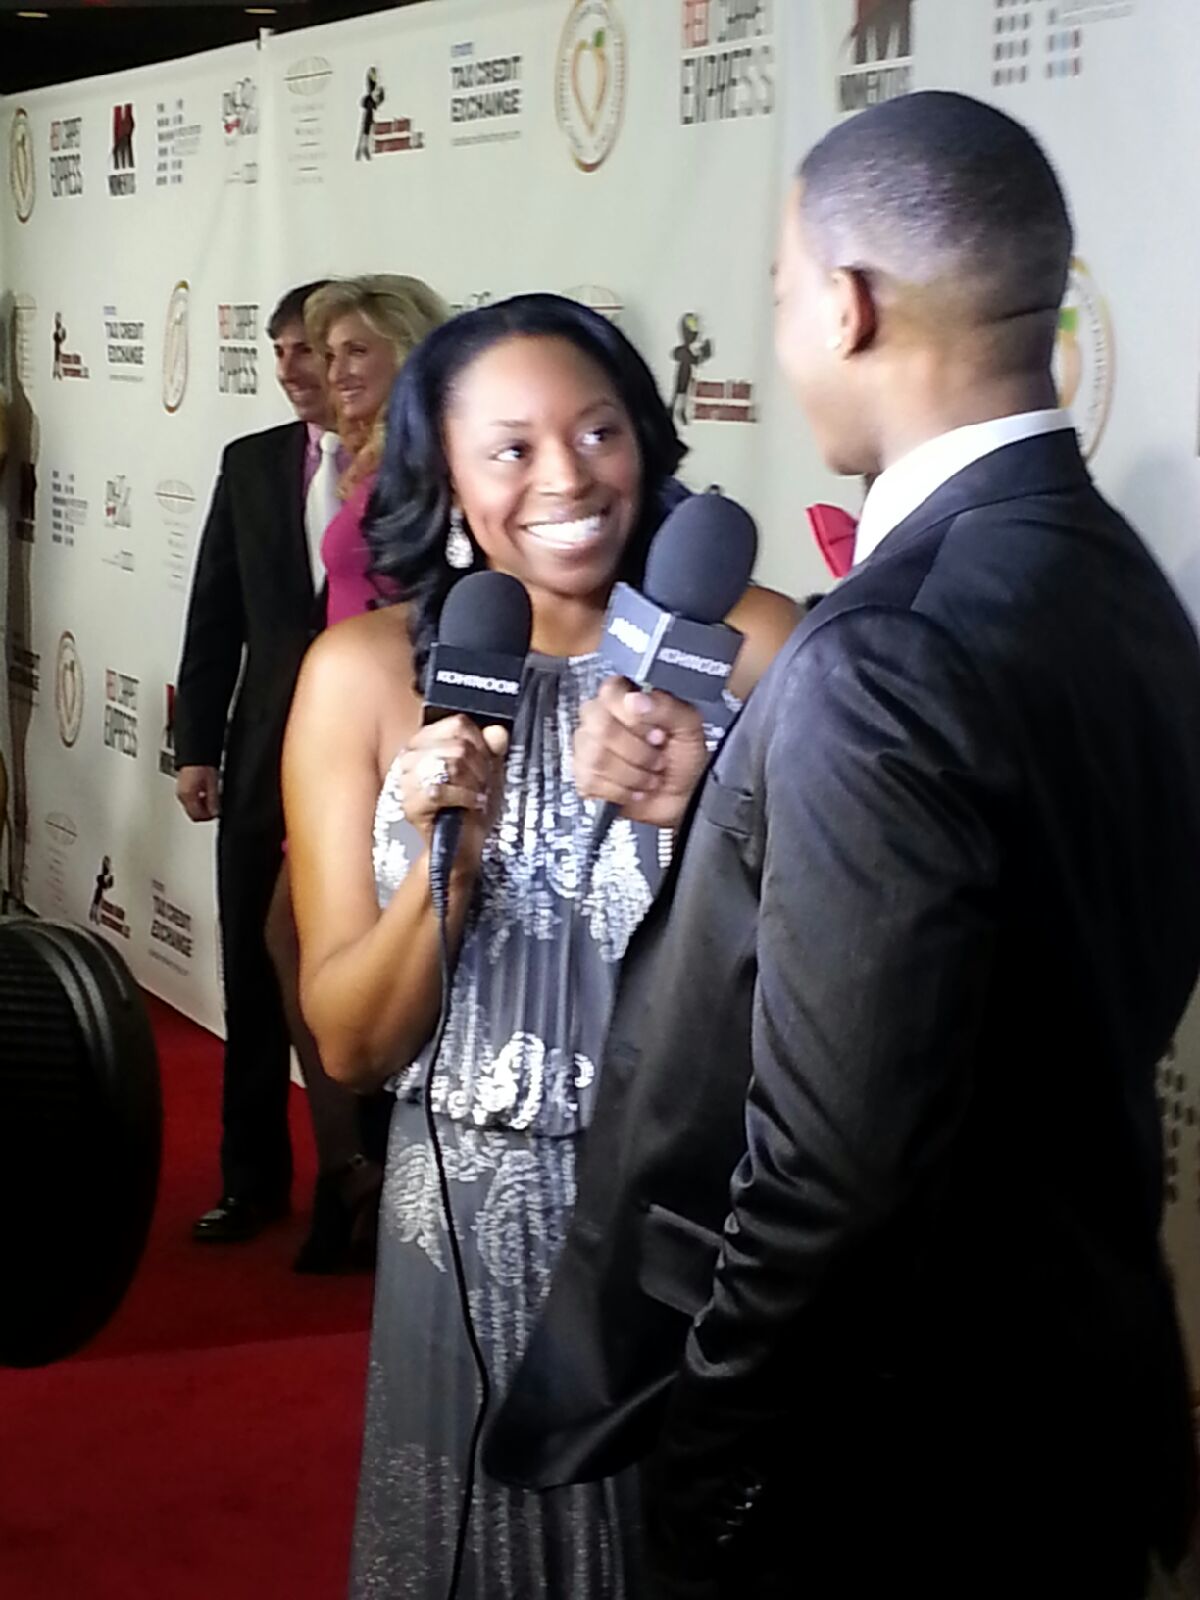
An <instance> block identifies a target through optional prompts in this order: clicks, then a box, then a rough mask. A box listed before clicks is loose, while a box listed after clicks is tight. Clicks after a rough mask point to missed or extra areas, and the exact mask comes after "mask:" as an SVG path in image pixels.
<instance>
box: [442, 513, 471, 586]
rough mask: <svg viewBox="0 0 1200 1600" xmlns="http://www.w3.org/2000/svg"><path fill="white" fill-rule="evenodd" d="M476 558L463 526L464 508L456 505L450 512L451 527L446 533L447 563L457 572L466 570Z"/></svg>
mask: <svg viewBox="0 0 1200 1600" xmlns="http://www.w3.org/2000/svg"><path fill="white" fill-rule="evenodd" d="M474 560H475V552H474V550H473V549H472V548H471V541H470V539H469V538H468V537H467V530H466V528H465V527H464V526H463V514H462V508H461V507H460V506H455V507H454V509H453V511H451V513H450V528H449V531H448V532H447V534H446V563H447V565H448V566H451V567H453V568H454V570H455V571H456V572H465V571H466V570H467V568H468V567H469V566H471V565H472V564H473V563H474Z"/></svg>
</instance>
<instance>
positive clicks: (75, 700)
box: [54, 632, 83, 750]
mask: <svg viewBox="0 0 1200 1600" xmlns="http://www.w3.org/2000/svg"><path fill="white" fill-rule="evenodd" d="M54 710H55V714H56V715H57V717H58V736H59V738H60V739H61V740H62V742H63V743H64V744H65V745H66V747H67V749H68V750H69V749H71V747H72V746H73V745H74V743H75V741H76V740H77V739H78V738H79V732H80V729H81V728H82V727H83V663H82V662H81V661H80V659H79V650H78V648H77V646H76V644H75V635H74V634H73V633H69V632H64V633H62V634H60V635H59V640H58V655H57V656H56V658H55V662H54Z"/></svg>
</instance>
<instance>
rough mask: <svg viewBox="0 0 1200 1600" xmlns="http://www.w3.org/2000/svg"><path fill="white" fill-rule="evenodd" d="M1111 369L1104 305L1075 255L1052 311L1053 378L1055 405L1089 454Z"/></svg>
mask: <svg viewBox="0 0 1200 1600" xmlns="http://www.w3.org/2000/svg"><path fill="white" fill-rule="evenodd" d="M1115 372H1116V343H1115V341H1114V338H1113V331H1112V322H1111V319H1110V318H1109V314H1108V306H1107V305H1106V304H1105V301H1104V297H1103V296H1102V295H1101V293H1100V291H1099V289H1098V288H1097V286H1096V280H1095V279H1094V278H1093V277H1092V274H1091V272H1090V270H1089V269H1088V265H1087V263H1086V262H1085V261H1083V260H1082V259H1081V258H1080V257H1079V256H1076V257H1075V258H1074V259H1073V260H1072V262H1071V274H1070V277H1069V278H1068V279H1067V292H1066V295H1065V297H1064V299H1063V306H1062V310H1061V311H1060V312H1059V315H1058V338H1057V340H1056V341H1055V347H1054V380H1055V383H1056V384H1057V386H1058V399H1059V404H1060V405H1061V406H1063V407H1065V408H1066V409H1067V410H1068V411H1070V413H1071V415H1072V417H1073V418H1074V420H1075V428H1076V431H1077V433H1078V434H1079V446H1080V449H1081V450H1082V451H1083V453H1084V455H1085V456H1086V457H1088V458H1089V459H1090V458H1091V457H1092V456H1093V455H1095V453H1096V451H1097V449H1098V448H1099V446H1100V441H1101V439H1102V438H1103V437H1104V429H1105V426H1106V424H1107V422H1108V414H1109V411H1110V409H1111V407H1112V392H1113V379H1114V377H1115Z"/></svg>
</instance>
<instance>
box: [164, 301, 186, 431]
mask: <svg viewBox="0 0 1200 1600" xmlns="http://www.w3.org/2000/svg"><path fill="white" fill-rule="evenodd" d="M189 297H190V291H189V289H188V285H187V280H186V278H181V279H180V280H179V282H178V283H177V284H176V285H175V287H174V288H173V289H172V290H171V298H170V299H169V300H168V301H167V326H166V331H165V332H164V334H163V365H162V403H163V410H164V411H167V412H169V413H170V415H171V416H174V415H175V413H176V412H177V411H178V410H179V408H180V406H181V405H182V404H183V397H184V395H185V394H186V393H187V380H188V300H189Z"/></svg>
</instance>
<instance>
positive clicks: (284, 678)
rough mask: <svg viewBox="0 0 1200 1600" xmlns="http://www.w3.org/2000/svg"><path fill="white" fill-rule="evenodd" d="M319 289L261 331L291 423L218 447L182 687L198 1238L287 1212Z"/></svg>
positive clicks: (320, 396) (324, 406)
mask: <svg viewBox="0 0 1200 1600" xmlns="http://www.w3.org/2000/svg"><path fill="white" fill-rule="evenodd" d="M320 287H321V284H320V283H309V284H304V285H302V286H301V287H299V288H296V289H293V290H291V291H290V292H289V293H288V294H286V295H284V297H283V299H282V300H281V301H280V302H279V304H278V306H277V307H276V308H275V310H274V312H273V313H272V315H271V319H270V321H269V322H268V324H267V332H268V335H269V337H270V339H271V341H272V343H273V345H274V350H275V376H276V379H277V380H278V382H279V385H280V387H281V388H282V390H283V392H284V393H285V394H286V396H287V398H288V400H289V401H290V403H291V405H292V408H293V410H294V411H295V413H296V418H297V420H296V421H295V422H289V423H284V424H283V425H282V426H281V427H277V428H267V429H265V430H264V431H263V432H261V433H253V434H248V435H247V436H246V437H245V438H242V439H235V440H234V441H233V443H232V444H230V445H229V446H228V447H227V448H226V450H225V453H224V456H223V457H222V461H221V471H220V474H219V476H218V478H217V484H216V488H215V489H214V491H213V498H212V504H211V505H210V507H209V512H208V519H207V521H206V522H205V525H204V531H203V533H202V534H201V536H200V549H199V553H198V555H197V558H196V570H195V575H194V578H193V580H192V592H191V598H190V600H189V603H188V614H187V624H186V630H185V633H184V641H183V654H182V659H181V661H180V666H179V675H178V684H177V688H176V700H175V765H176V770H177V778H176V793H177V795H178V798H179V801H180V804H181V805H182V806H183V808H184V810H185V811H186V812H187V814H188V816H189V817H190V818H191V819H192V821H193V822H207V821H211V820H212V819H214V818H217V817H219V824H218V833H217V889H218V899H219V905H220V920H221V945H222V959H223V976H224V987H225V1027H226V1041H225V1073H224V1092H223V1104H222V1140H221V1169H222V1192H221V1198H220V1200H219V1201H218V1203H217V1205H216V1206H215V1207H214V1208H213V1209H212V1210H211V1211H207V1212H205V1214H204V1215H203V1216H202V1217H200V1218H199V1220H198V1221H197V1222H196V1224H195V1227H194V1229H193V1232H194V1236H195V1237H196V1238H197V1239H198V1240H203V1241H216V1242H226V1241H234V1240H241V1239H248V1238H251V1237H253V1235H254V1234H256V1233H257V1232H258V1231H259V1230H260V1229H261V1228H262V1227H263V1225H264V1224H265V1223H267V1222H269V1221H271V1220H273V1219H274V1218H276V1217H279V1216H282V1215H283V1214H284V1213H285V1212H286V1211H287V1209H288V1205H289V1191H290V1186H291V1178H292V1153H291V1142H290V1139H289V1137H288V1123H287V1101H288V1082H289V1061H290V1050H291V1045H290V1041H289V1037H288V1030H287V1025H286V1022H285V1020H284V1013H283V1009H282V1006H281V1002H280V998H279V988H278V984H277V981H276V978H275V972H274V968H273V967H272V965H271V961H270V958H269V956H268V954H267V948H266V945H265V943H264V939H263V925H264V922H265V920H266V915H267V908H268V906H269V904H270V900H271V894H272V891H273V890H274V887H275V882H276V879H277V878H278V876H279V869H280V862H281V859H282V857H281V850H282V844H283V804H282V799H281V796H280V787H279V757H280V748H281V745H282V741H283V730H284V725H285V723H286V721H287V714H288V709H289V707H290V705H291V701H292V692H293V689H294V687H295V683H296V675H297V673H298V672H299V670H300V661H301V658H302V657H303V655H304V652H305V650H306V649H307V648H308V645H309V643H310V641H311V640H312V637H313V635H314V633H315V632H316V630H317V629H318V628H319V627H320V625H321V618H320V606H319V602H318V596H317V594H316V590H315V584H314V560H313V551H312V550H311V549H310V535H309V534H308V533H306V529H305V500H306V496H307V495H309V492H310V490H311V487H312V484H313V480H314V476H315V475H316V474H317V473H318V471H319V470H320V468H321V464H322V459H323V458H322V456H321V449H320V441H321V438H322V435H323V434H324V433H325V432H326V430H327V429H328V427H329V402H328V396H327V393H326V389H325V383H324V374H323V368H322V362H321V356H320V353H319V352H318V351H315V350H314V349H313V348H312V346H311V345H310V344H309V341H308V335H307V333H306V332H305V328H304V302H305V300H306V299H307V298H308V296H309V295H310V294H312V292H313V291H314V290H315V289H318V288H320ZM243 658H244V665H243ZM235 693H236V699H235ZM231 704H232V706H233V712H232V716H230V706H231Z"/></svg>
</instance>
